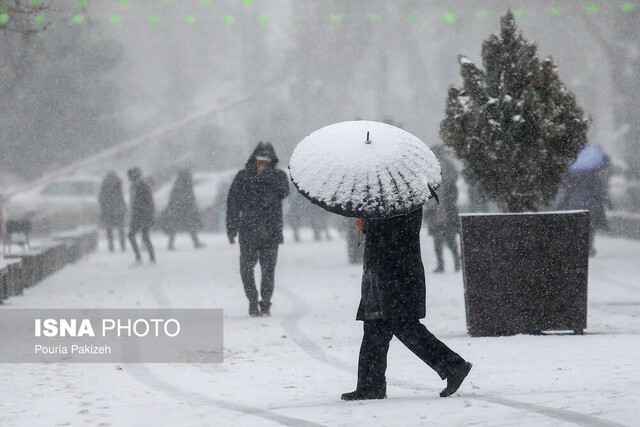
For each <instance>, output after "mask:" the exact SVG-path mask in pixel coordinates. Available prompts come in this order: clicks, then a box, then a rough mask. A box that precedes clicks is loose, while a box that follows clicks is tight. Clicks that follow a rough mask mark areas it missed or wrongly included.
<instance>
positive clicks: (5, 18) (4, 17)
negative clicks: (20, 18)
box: [0, 13, 9, 25]
mask: <svg viewBox="0 0 640 427" xmlns="http://www.w3.org/2000/svg"><path fill="white" fill-rule="evenodd" d="M7 22H9V14H8V13H0V25H4V24H6V23H7Z"/></svg>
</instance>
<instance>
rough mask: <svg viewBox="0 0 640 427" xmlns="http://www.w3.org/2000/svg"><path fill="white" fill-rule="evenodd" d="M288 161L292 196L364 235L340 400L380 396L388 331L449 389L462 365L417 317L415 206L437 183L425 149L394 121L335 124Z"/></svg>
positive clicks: (421, 301)
mask: <svg viewBox="0 0 640 427" xmlns="http://www.w3.org/2000/svg"><path fill="white" fill-rule="evenodd" d="M365 134H366V140H365ZM321 152H323V153H324V156H323V159H324V160H325V163H324V164H322V165H320V166H317V165H318V162H317V161H314V159H317V158H318V155H319V154H320V153H321ZM289 168H290V171H291V178H292V181H293V183H294V184H295V185H296V187H297V188H298V190H299V191H300V192H301V193H302V194H304V195H305V196H306V197H307V198H309V199H310V200H311V201H313V202H314V203H316V204H318V205H320V206H322V207H324V208H325V209H327V210H329V211H331V212H334V213H338V214H341V215H345V216H350V217H358V219H357V220H356V224H357V227H358V229H359V230H361V231H362V232H364V233H365V234H366V241H365V249H364V269H363V274H362V283H361V300H360V305H359V307H358V313H357V316H356V318H357V319H358V320H362V321H364V336H363V339H362V344H361V347H360V356H359V359H358V384H357V387H356V390H355V391H353V392H350V393H345V394H343V395H342V399H343V400H365V399H384V398H385V397H386V378H385V371H386V369H387V352H388V350H389V342H390V341H391V338H392V337H393V336H394V335H395V336H396V337H398V339H399V340H400V341H401V342H402V343H403V344H404V345H405V346H407V347H408V348H409V349H410V350H411V351H412V352H413V353H414V354H415V355H417V356H418V357H419V358H420V359H422V360H423V361H424V362H425V363H426V364H427V365H429V366H430V367H431V368H432V369H434V370H435V371H436V372H437V373H438V375H439V376H440V377H441V378H442V379H446V380H447V386H446V388H445V389H444V390H442V392H441V393H440V396H441V397H447V396H450V395H452V394H453V393H455V392H456V391H457V390H458V388H459V387H460V385H461V384H462V382H463V381H464V379H465V378H466V376H467V374H468V373H469V371H470V370H471V363H469V362H467V361H465V360H464V359H463V358H462V357H460V355H458V354H457V353H455V352H454V351H452V350H451V349H449V348H448V347H447V346H446V345H445V344H443V343H442V342H441V341H439V340H438V339H437V338H436V337H435V336H434V335H433V334H432V333H431V332H429V331H428V330H427V328H426V327H425V326H424V325H423V324H422V323H420V319H422V318H424V317H425V314H426V310H425V306H426V286H425V276H424V267H423V264H422V258H421V253H420V227H421V225H422V205H423V204H424V203H425V202H426V201H427V199H428V198H430V197H432V196H435V192H434V190H433V188H434V187H437V186H438V185H439V183H440V166H439V165H438V161H437V159H436V157H435V155H434V154H433V153H432V152H431V151H430V150H429V149H428V148H427V146H426V145H425V144H424V143H423V142H422V141H420V140H419V139H418V138H416V137H415V136H413V135H411V134H410V133H408V132H405V131H403V130H402V129H399V128H396V127H394V126H390V125H387V124H384V123H377V122H367V121H356V122H344V123H338V124H334V125H331V126H327V127H325V128H323V129H320V130H318V131H316V132H314V133H312V134H310V135H309V136H308V137H307V138H305V139H304V140H303V141H302V142H301V143H300V144H299V145H298V147H296V150H295V151H294V153H293V155H292V156H291V161H290V166H289ZM324 171H328V172H324ZM335 177H339V179H334V178H335ZM318 183H320V184H318ZM436 198H437V197H436ZM365 218H366V219H365Z"/></svg>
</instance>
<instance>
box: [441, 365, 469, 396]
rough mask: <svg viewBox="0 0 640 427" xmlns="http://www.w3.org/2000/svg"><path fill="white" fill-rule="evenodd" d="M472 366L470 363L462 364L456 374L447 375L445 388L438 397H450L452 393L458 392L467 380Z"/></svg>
mask: <svg viewBox="0 0 640 427" xmlns="http://www.w3.org/2000/svg"><path fill="white" fill-rule="evenodd" d="M472 366H473V365H472V364H471V363H469V362H464V364H463V365H462V366H461V367H460V369H458V372H456V373H455V374H451V375H449V376H448V377H447V387H446V388H445V389H444V390H442V391H441V392H440V397H447V396H451V395H452V394H453V393H455V392H456V391H458V389H459V388H460V385H461V384H462V382H463V381H464V379H465V378H467V375H468V374H469V371H470V370H471V367H472Z"/></svg>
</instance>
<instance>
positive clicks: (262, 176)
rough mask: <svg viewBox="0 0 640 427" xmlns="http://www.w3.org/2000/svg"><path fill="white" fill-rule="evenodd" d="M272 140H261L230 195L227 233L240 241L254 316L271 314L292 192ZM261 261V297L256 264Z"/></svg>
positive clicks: (244, 279) (242, 273)
mask: <svg viewBox="0 0 640 427" xmlns="http://www.w3.org/2000/svg"><path fill="white" fill-rule="evenodd" d="M277 164H278V157H277V156H276V153H275V150H274V148H273V145H271V143H262V142H261V143H259V144H258V146H257V147H256V149H255V150H254V151H253V154H251V156H250V157H249V160H248V161H247V164H246V166H245V168H244V169H242V170H241V171H240V172H238V173H237V174H236V176H235V178H234V179H233V182H232V184H231V187H230V189H229V194H228V196H227V236H228V238H229V243H231V244H234V243H235V241H236V240H235V239H236V236H239V243H240V276H241V278H242V283H243V285H244V290H245V294H246V295H247V298H248V299H249V315H250V316H259V315H263V316H268V315H270V313H271V311H270V308H271V296H272V294H273V287H274V275H275V267H276V261H277V257H278V246H279V245H280V243H282V242H283V235H282V201H283V200H284V199H285V198H286V197H287V196H288V195H289V180H288V178H287V174H286V173H285V172H284V171H283V170H280V169H278V168H277ZM258 261H259V262H260V270H261V273H262V282H261V284H260V296H261V300H260V301H259V300H258V291H257V289H256V284H255V278H254V268H255V266H256V264H257V263H258Z"/></svg>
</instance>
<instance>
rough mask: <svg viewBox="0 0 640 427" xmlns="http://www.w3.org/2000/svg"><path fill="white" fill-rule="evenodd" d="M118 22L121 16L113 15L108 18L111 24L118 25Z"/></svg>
mask: <svg viewBox="0 0 640 427" xmlns="http://www.w3.org/2000/svg"><path fill="white" fill-rule="evenodd" d="M120 21H122V16H118V15H113V16H111V17H109V22H111V23H112V24H119V23H120Z"/></svg>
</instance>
